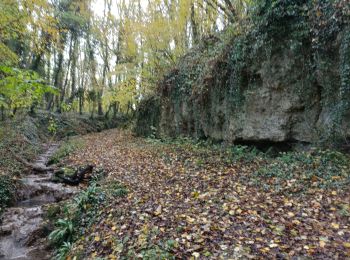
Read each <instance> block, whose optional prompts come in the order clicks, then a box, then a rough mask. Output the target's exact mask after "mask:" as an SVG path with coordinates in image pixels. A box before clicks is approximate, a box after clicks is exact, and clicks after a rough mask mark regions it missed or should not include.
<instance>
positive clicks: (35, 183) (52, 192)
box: [0, 144, 78, 260]
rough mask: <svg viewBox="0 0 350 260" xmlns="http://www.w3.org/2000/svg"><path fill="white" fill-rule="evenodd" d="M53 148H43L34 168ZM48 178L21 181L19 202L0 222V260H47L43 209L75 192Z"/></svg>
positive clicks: (35, 176)
mask: <svg viewBox="0 0 350 260" xmlns="http://www.w3.org/2000/svg"><path fill="white" fill-rule="evenodd" d="M57 148H58V145H57V144H51V145H47V146H46V149H45V150H46V152H45V153H43V154H41V155H40V156H39V157H38V159H37V160H36V162H35V164H37V165H46V164H47V162H48V160H49V158H50V157H51V155H52V154H53V153H54V152H55V151H56V150H57ZM52 174H53V173H52V172H48V173H45V174H29V175H27V176H25V177H24V178H23V179H21V182H22V183H23V185H22V186H23V189H22V190H21V191H20V192H19V197H20V200H19V201H18V202H17V203H16V204H15V205H14V206H13V207H11V208H8V209H7V210H6V211H5V213H4V214H3V216H2V218H1V222H0V260H15V259H16V260H24V259H26V260H39V259H40V260H45V259H50V258H51V254H52V252H51V250H50V248H49V243H48V241H47V232H48V231H47V230H46V228H45V223H44V218H43V215H44V210H43V206H44V205H47V204H50V203H55V202H58V201H60V200H63V199H67V198H69V197H70V196H72V195H73V194H75V193H76V192H77V191H78V190H77V188H75V187H68V186H65V185H63V184H61V183H54V182H52V181H51V175H52Z"/></svg>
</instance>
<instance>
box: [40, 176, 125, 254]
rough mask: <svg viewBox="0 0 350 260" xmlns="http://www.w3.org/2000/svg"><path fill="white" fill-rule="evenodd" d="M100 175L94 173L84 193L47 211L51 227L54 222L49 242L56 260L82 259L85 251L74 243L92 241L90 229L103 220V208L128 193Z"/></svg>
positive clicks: (117, 183)
mask: <svg viewBox="0 0 350 260" xmlns="http://www.w3.org/2000/svg"><path fill="white" fill-rule="evenodd" d="M102 175H103V171H102V170H97V171H95V172H94V174H93V176H92V180H91V182H90V184H89V186H88V187H87V188H86V189H85V190H84V191H82V192H80V193H79V194H78V195H77V196H75V197H74V198H72V199H71V200H69V201H67V202H64V203H62V204H61V205H57V204H56V205H52V206H50V207H49V208H48V209H47V211H46V212H47V213H46V218H47V219H48V220H49V222H50V223H51V224H52V223H54V224H53V225H54V228H53V231H52V232H51V233H50V235H49V240H50V242H51V244H52V245H53V246H54V248H55V249H56V250H55V252H56V254H55V258H56V259H66V257H67V255H69V254H74V256H75V257H76V259H84V257H85V256H84V252H82V251H80V250H79V249H78V248H77V247H76V246H75V244H76V243H77V242H79V240H81V239H83V241H91V242H92V241H94V239H95V237H94V236H92V235H93V232H92V230H93V227H94V225H96V224H98V223H99V222H100V221H101V220H102V219H103V218H105V217H106V216H104V213H105V211H104V209H105V207H106V205H109V203H110V202H111V201H113V200H115V199H116V198H123V197H125V196H126V195H127V194H128V190H127V189H126V187H124V186H123V185H121V184H120V183H119V182H116V181H109V182H106V181H104V180H103V178H102Z"/></svg>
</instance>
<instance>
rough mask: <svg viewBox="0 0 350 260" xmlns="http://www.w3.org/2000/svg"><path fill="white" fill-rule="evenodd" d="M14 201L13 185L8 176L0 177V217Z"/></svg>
mask: <svg viewBox="0 0 350 260" xmlns="http://www.w3.org/2000/svg"><path fill="white" fill-rule="evenodd" d="M14 199H15V184H14V182H13V180H11V178H10V177H9V176H6V175H0V216H1V214H2V213H3V211H4V209H5V208H6V207H7V206H9V205H11V204H12V202H13V200H14Z"/></svg>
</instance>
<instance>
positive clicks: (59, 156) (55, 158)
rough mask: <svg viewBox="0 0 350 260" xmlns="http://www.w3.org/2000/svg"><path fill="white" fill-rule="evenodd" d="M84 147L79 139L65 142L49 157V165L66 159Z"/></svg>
mask: <svg viewBox="0 0 350 260" xmlns="http://www.w3.org/2000/svg"><path fill="white" fill-rule="evenodd" d="M83 147H84V143H83V141H82V140H81V139H77V138H75V139H71V140H68V141H65V142H64V143H63V144H62V145H61V146H60V147H59V148H58V149H57V151H56V152H55V153H54V154H53V155H52V156H51V157H50V159H49V164H56V163H59V162H60V161H61V160H63V159H64V158H66V157H67V156H68V155H69V154H71V153H73V152H74V151H76V150H78V149H82V148H83Z"/></svg>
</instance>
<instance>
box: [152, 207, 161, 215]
mask: <svg viewBox="0 0 350 260" xmlns="http://www.w3.org/2000/svg"><path fill="white" fill-rule="evenodd" d="M160 214H162V206H161V205H159V206H158V208H157V209H156V210H155V211H154V215H156V216H159V215H160Z"/></svg>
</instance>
